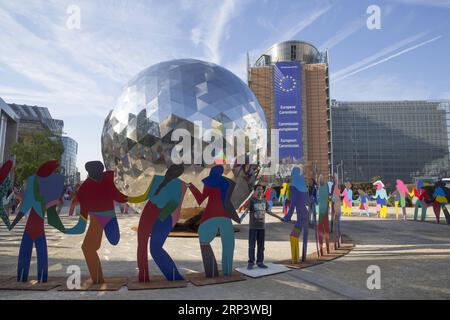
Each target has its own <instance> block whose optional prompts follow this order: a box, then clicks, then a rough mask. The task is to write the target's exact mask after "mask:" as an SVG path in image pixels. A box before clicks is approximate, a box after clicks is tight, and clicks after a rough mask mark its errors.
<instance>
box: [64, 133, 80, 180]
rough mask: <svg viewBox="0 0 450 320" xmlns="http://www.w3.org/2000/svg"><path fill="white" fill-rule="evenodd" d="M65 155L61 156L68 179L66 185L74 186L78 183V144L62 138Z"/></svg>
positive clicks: (67, 138) (70, 139)
mask: <svg viewBox="0 0 450 320" xmlns="http://www.w3.org/2000/svg"><path fill="white" fill-rule="evenodd" d="M61 141H62V143H63V145H64V153H63V154H62V156H61V168H62V170H63V171H64V175H65V177H66V181H65V183H66V185H70V186H74V185H75V184H76V183H77V182H79V181H78V175H77V173H78V169H77V153H78V143H77V142H76V141H75V140H73V139H72V138H69V137H61Z"/></svg>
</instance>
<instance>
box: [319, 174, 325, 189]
mask: <svg viewBox="0 0 450 320" xmlns="http://www.w3.org/2000/svg"><path fill="white" fill-rule="evenodd" d="M318 181H319V186H323V185H324V184H325V179H324V178H323V175H319V179H318Z"/></svg>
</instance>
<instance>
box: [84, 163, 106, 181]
mask: <svg viewBox="0 0 450 320" xmlns="http://www.w3.org/2000/svg"><path fill="white" fill-rule="evenodd" d="M84 168H85V169H86V171H87V172H88V176H89V178H92V179H94V180H96V181H100V180H102V176H103V171H104V170H105V166H104V165H103V163H102V162H101V161H91V162H87V163H86V165H85V166H84Z"/></svg>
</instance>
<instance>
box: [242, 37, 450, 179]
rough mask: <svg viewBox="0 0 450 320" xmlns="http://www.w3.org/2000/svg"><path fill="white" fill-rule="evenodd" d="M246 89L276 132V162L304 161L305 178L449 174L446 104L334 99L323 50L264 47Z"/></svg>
mask: <svg viewBox="0 0 450 320" xmlns="http://www.w3.org/2000/svg"><path fill="white" fill-rule="evenodd" d="M248 84H249V86H250V88H251V90H252V91H253V92H254V94H255V96H256V97H257V99H258V101H259V103H260V105H261V106H262V108H263V110H264V113H265V116H266V120H267V126H268V128H269V129H278V130H279V134H280V138H279V147H280V149H279V150H280V159H281V161H285V160H286V159H287V160H295V161H298V162H300V163H303V164H304V165H305V167H306V175H307V176H313V177H314V176H315V177H317V175H318V174H323V175H324V176H325V177H328V176H330V175H331V174H333V173H335V172H336V173H338V175H339V178H340V179H341V180H350V181H361V182H363V181H369V180H371V179H372V178H373V177H381V178H382V179H383V180H384V181H386V182H395V180H396V179H402V180H404V181H405V182H414V181H415V180H416V179H418V178H426V179H428V180H435V179H437V178H439V177H441V178H442V177H450V102H449V101H448V100H436V101H429V100H426V101H335V100H331V98H330V81H329V64H328V52H327V51H325V52H320V51H319V50H318V49H317V48H316V47H315V46H314V45H313V44H311V43H308V42H304V41H285V42H281V43H277V44H274V45H273V46H272V47H270V48H269V49H268V50H266V51H265V52H264V53H263V54H262V55H261V56H260V57H259V58H258V59H257V60H256V62H255V63H254V64H253V65H250V64H249V65H248ZM331 89H332V88H331ZM380 98H382V97H380Z"/></svg>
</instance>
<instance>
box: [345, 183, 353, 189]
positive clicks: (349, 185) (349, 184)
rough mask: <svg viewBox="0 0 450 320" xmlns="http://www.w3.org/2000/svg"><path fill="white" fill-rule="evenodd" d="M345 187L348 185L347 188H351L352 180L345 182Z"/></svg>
mask: <svg viewBox="0 0 450 320" xmlns="http://www.w3.org/2000/svg"><path fill="white" fill-rule="evenodd" d="M345 187H346V188H347V189H351V188H352V184H351V182H350V181H347V182H346V183H345Z"/></svg>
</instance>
